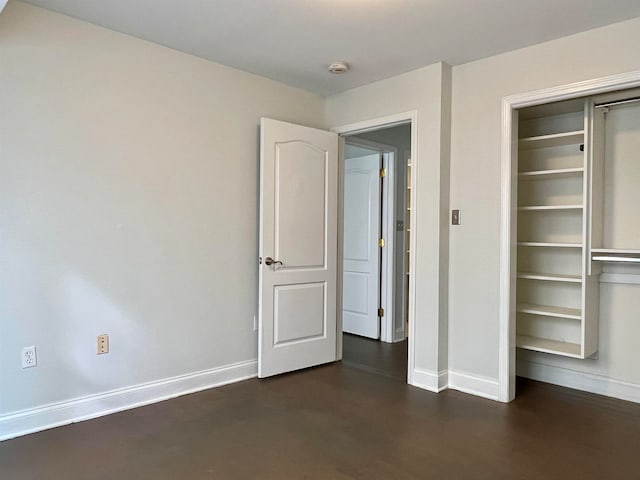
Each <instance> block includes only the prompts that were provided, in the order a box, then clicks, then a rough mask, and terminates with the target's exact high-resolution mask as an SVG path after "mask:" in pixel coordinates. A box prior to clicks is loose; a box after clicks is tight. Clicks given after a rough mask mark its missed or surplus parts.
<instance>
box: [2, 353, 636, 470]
mask: <svg viewBox="0 0 640 480" xmlns="http://www.w3.org/2000/svg"><path fill="white" fill-rule="evenodd" d="M518 391H519V396H518V398H517V399H516V400H515V401H514V402H513V403H511V404H508V405H507V404H501V403H498V402H493V401H490V400H484V399H481V398H477V397H473V396H470V395H466V394H463V393H460V392H455V391H445V392H442V393H441V394H439V395H436V394H433V393H429V392H426V391H424V390H420V389H417V388H414V387H409V386H407V385H406V384H404V383H403V382H402V381H400V380H398V379H397V378H392V377H388V376H384V375H379V374H375V373H371V372H367V371H365V370H362V369H359V368H353V367H349V366H345V365H343V364H341V363H335V364H331V365H327V366H323V367H318V368H313V369H309V370H305V371H301V372H297V373H293V374H288V375H282V376H279V377H275V378H271V379H266V380H257V379H253V380H248V381H245V382H241V383H236V384H233V385H227V386H225V387H221V388H218V389H213V390H208V391H204V392H201V393H197V394H193V395H187V396H184V397H180V398H176V399H173V400H168V401H165V402H162V403H158V404H155V405H150V406H147V407H142V408H137V409H135V410H130V411H126V412H121V413H117V414H114V415H110V416H106V417H102V418H98V419H95V420H91V421H87V422H81V423H77V424H73V425H69V426H65V427H60V428H56V429H53V430H48V431H44V432H40V433H36V434H32V435H28V436H25V437H21V438H17V439H14V440H9V441H5V442H0V478H2V479H7V480H9V479H10V480H26V479H47V480H58V479H60V480H62V479H64V480H74V479H86V480H90V479H110V480H112V479H137V480H147V479H148V480H151V479H153V480H162V479H189V480H195V479H256V478H260V479H301V478H305V479H342V480H346V479H368V480H371V479H385V480H389V479H394V480H395V479H400V480H402V479H445V478H447V479H449V478H450V479H457V480H460V479H473V480H480V479H491V480H496V479H505V480H506V479H508V480H513V479H519V480H523V479H532V480H533V479H536V480H538V479H547V480H548V479H556V478H557V479H581V480H585V479H626V478H629V479H630V478H638V466H639V465H640V463H639V460H638V446H639V445H640V405H638V404H633V403H628V402H623V401H619V400H613V399H610V398H605V397H600V396H597V395H591V394H587V393H582V392H578V391H574V390H569V389H566V388H560V387H556V386H552V385H547V384H543V383H538V382H533V381H527V380H519V381H518Z"/></svg>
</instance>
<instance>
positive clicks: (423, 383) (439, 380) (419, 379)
mask: <svg viewBox="0 0 640 480" xmlns="http://www.w3.org/2000/svg"><path fill="white" fill-rule="evenodd" d="M409 383H410V384H411V385H413V386H414V387H418V388H422V389H424V390H429V391H430V392H436V393H439V392H441V391H442V390H444V389H446V388H447V371H446V370H442V371H440V372H436V371H430V370H422V369H420V368H414V369H413V375H412V378H411V382H409Z"/></svg>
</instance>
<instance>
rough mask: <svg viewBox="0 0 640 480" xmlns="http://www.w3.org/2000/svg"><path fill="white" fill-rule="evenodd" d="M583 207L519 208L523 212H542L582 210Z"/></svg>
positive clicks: (527, 206) (536, 206)
mask: <svg viewBox="0 0 640 480" xmlns="http://www.w3.org/2000/svg"><path fill="white" fill-rule="evenodd" d="M582 208H583V207H582V205H524V206H522V207H518V210H520V211H522V212H541V211H553V210H582Z"/></svg>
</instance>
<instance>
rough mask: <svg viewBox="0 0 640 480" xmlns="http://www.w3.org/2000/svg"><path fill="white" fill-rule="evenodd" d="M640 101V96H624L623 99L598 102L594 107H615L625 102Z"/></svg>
mask: <svg viewBox="0 0 640 480" xmlns="http://www.w3.org/2000/svg"><path fill="white" fill-rule="evenodd" d="M633 102H640V97H631V98H624V99H622V100H615V101H613V102H605V103H597V104H595V105H594V108H605V107H613V106H615V105H623V104H625V103H633Z"/></svg>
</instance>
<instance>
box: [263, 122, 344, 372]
mask: <svg viewBox="0 0 640 480" xmlns="http://www.w3.org/2000/svg"><path fill="white" fill-rule="evenodd" d="M337 227H338V136H337V134H335V133H331V132H327V131H324V130H318V129H314V128H308V127H303V126H299V125H293V124H290V123H285V122H279V121H276V120H271V119H266V118H263V119H262V120H261V155H260V245H259V256H260V259H259V262H260V268H259V275H258V278H259V287H258V289H259V292H258V295H259V300H258V302H259V332H258V334H259V342H258V376H259V377H261V378H262V377H268V376H271V375H276V374H279V373H283V372H289V371H293V370H298V369H301V368H306V367H311V366H314V365H319V364H322V363H327V362H332V361H334V360H336V329H337V325H336V313H337V312H336V308H337V306H336V305H337V304H336V295H337V250H338V240H337V238H338V231H337V230H338V229H337Z"/></svg>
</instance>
